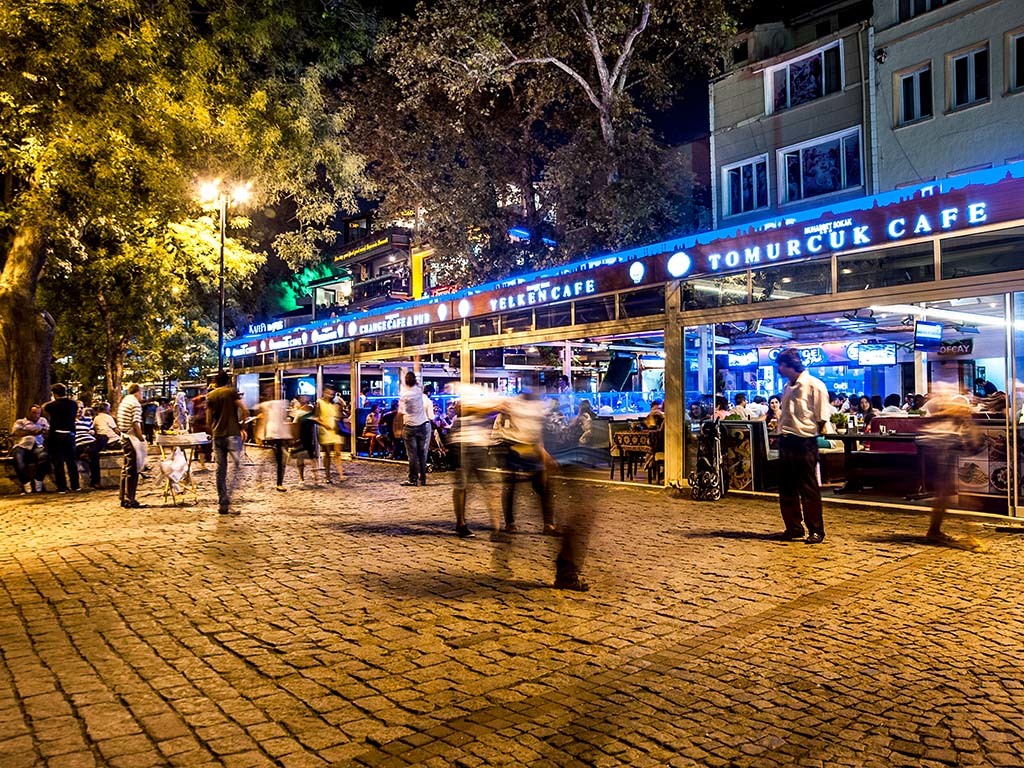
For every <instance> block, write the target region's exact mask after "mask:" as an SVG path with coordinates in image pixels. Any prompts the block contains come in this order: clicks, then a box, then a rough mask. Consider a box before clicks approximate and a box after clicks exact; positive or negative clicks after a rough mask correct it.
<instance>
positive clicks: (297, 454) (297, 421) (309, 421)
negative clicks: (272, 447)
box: [289, 395, 317, 487]
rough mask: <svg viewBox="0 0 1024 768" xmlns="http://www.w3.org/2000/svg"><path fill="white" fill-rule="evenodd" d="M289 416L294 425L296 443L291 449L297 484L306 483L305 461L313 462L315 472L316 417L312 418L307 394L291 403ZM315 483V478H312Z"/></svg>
mask: <svg viewBox="0 0 1024 768" xmlns="http://www.w3.org/2000/svg"><path fill="white" fill-rule="evenodd" d="M289 416H290V418H291V420H292V423H293V424H294V425H295V430H296V436H297V437H298V441H299V442H298V445H296V446H295V448H294V449H292V458H294V459H295V466H296V469H298V471H299V486H300V487H305V485H306V462H307V461H312V462H313V473H314V475H315V474H316V460H317V455H316V449H317V442H316V419H315V418H313V404H312V403H311V402H310V397H309V395H299V396H298V397H296V398H295V401H294V402H292V404H291V409H290V411H289ZM314 483H315V478H314Z"/></svg>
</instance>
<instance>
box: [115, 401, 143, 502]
mask: <svg viewBox="0 0 1024 768" xmlns="http://www.w3.org/2000/svg"><path fill="white" fill-rule="evenodd" d="M117 428H118V430H119V431H120V432H121V435H122V437H123V439H124V442H123V443H122V444H121V448H122V450H123V451H124V464H122V466H121V506H122V507H124V508H125V509H138V508H139V507H141V506H143V505H142V504H140V503H139V502H138V501H137V500H136V499H135V494H136V492H137V491H138V488H139V472H141V471H142V466H141V465H140V462H139V454H140V453H141V454H142V455H143V456H144V455H145V449H144V448H141V446H142V445H144V443H145V437H144V435H143V431H142V388H141V387H140V386H139V385H138V384H129V385H128V394H126V395H125V397H124V399H123V400H121V403H120V405H118V406H117Z"/></svg>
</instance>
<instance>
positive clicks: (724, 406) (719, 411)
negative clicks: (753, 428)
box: [715, 395, 729, 419]
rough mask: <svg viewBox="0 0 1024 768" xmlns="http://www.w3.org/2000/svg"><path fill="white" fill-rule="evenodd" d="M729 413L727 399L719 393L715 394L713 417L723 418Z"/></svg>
mask: <svg viewBox="0 0 1024 768" xmlns="http://www.w3.org/2000/svg"><path fill="white" fill-rule="evenodd" d="M728 415H729V401H728V400H726V399H725V398H724V397H722V396H721V395H716V396H715V418H716V419H724V418H725V417H726V416H728Z"/></svg>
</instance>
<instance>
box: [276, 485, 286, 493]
mask: <svg viewBox="0 0 1024 768" xmlns="http://www.w3.org/2000/svg"><path fill="white" fill-rule="evenodd" d="M277 490H279V491H280V492H281V493H284V486H283V485H279V486H277Z"/></svg>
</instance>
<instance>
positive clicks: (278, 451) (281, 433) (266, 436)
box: [256, 400, 297, 492]
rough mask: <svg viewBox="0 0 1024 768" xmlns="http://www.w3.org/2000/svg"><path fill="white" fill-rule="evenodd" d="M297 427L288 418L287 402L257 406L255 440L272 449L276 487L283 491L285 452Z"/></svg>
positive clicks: (281, 401) (270, 401)
mask: <svg viewBox="0 0 1024 768" xmlns="http://www.w3.org/2000/svg"><path fill="white" fill-rule="evenodd" d="M296 427H297V425H296V424H295V423H294V422H292V420H291V417H290V416H289V409H288V401H287V400H267V401H265V402H262V403H260V405H259V416H258V417H257V421H256V439H257V440H259V441H260V442H261V443H263V444H264V445H269V446H270V447H271V448H273V449H274V463H275V465H276V467H277V485H276V488H277V490H279V491H282V492H283V491H284V465H285V459H286V456H287V454H286V450H287V448H288V446H289V445H290V444H291V443H292V441H294V440H295V437H296V435H297V429H296Z"/></svg>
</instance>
